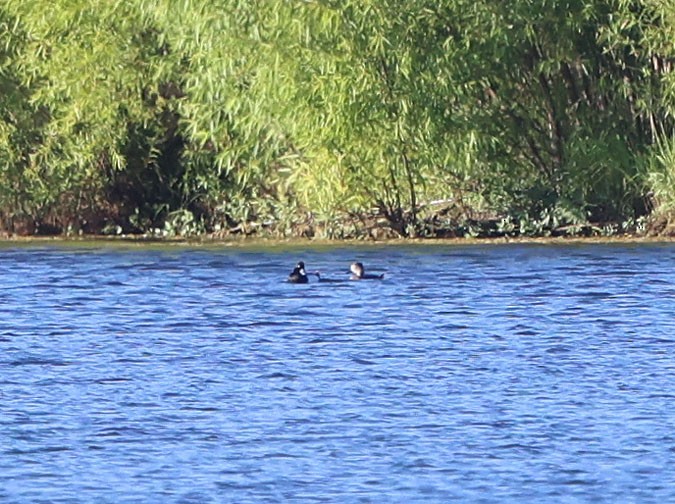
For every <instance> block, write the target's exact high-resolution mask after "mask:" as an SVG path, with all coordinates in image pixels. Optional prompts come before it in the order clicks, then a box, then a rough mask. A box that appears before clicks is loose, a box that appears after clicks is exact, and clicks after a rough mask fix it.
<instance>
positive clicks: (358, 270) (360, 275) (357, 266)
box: [349, 262, 384, 280]
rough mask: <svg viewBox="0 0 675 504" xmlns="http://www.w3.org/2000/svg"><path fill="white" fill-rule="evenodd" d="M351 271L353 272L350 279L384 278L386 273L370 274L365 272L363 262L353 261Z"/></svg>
mask: <svg viewBox="0 0 675 504" xmlns="http://www.w3.org/2000/svg"><path fill="white" fill-rule="evenodd" d="M349 271H350V272H351V274H352V276H351V277H350V278H349V279H350V280H382V279H383V278H384V273H382V274H381V275H369V274H367V273H365V270H364V268H363V263H360V262H353V263H352V265H351V266H350V267H349Z"/></svg>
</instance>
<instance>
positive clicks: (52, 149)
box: [0, 0, 151, 228]
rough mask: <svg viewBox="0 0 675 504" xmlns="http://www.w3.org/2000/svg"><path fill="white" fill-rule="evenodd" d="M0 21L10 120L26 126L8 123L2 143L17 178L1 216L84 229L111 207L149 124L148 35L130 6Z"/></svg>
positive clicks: (29, 8)
mask: <svg viewBox="0 0 675 504" xmlns="http://www.w3.org/2000/svg"><path fill="white" fill-rule="evenodd" d="M2 16H3V18H4V20H5V22H6V26H8V27H9V28H10V29H9V30H8V31H6V32H5V35H4V36H5V37H10V38H11V40H10V41H9V42H7V45H6V46H5V47H11V48H12V50H13V51H14V52H13V54H12V55H11V57H10V58H9V59H8V64H7V65H6V66H5V67H4V68H5V72H6V73H5V75H7V80H6V81H5V82H6V83H9V86H10V87H11V90H12V93H10V94H9V95H6V99H5V101H4V103H3V108H4V115H5V118H6V117H21V118H22V119H21V120H20V124H19V122H17V123H16V124H15V125H13V124H12V120H9V121H7V120H5V126H6V127H7V125H8V124H9V125H10V127H12V126H15V128H14V132H13V133H12V135H10V136H8V135H7V134H5V135H4V136H3V138H2V143H3V144H4V146H5V156H6V157H5V159H4V160H3V161H4V163H3V165H4V166H5V167H6V169H8V170H10V171H11V172H12V175H13V176H12V177H6V178H4V179H3V182H2V183H3V184H5V185H4V186H3V187H2V189H1V190H0V197H1V198H2V202H1V205H2V207H3V209H5V210H4V212H5V216H6V217H7V216H8V215H9V214H10V213H12V212H14V213H19V214H23V216H24V217H26V218H27V217H28V216H30V217H31V219H33V220H35V221H37V222H38V223H40V222H42V223H49V222H52V223H54V224H55V225H57V226H58V227H64V228H65V227H67V226H69V225H72V226H74V227H79V226H81V225H84V226H86V225H87V224H88V221H91V220H93V219H95V216H96V215H98V214H99V213H100V211H101V209H102V208H105V207H107V206H108V205H109V201H107V199H108V198H107V194H106V193H105V191H104V187H105V185H106V183H107V181H108V180H109V178H110V177H111V175H112V173H111V171H112V172H114V171H120V170H122V169H124V168H125V167H126V163H125V159H124V145H125V143H126V142H127V139H128V128H129V125H130V124H132V123H139V124H143V123H148V122H149V121H150V118H151V114H150V113H149V112H148V108H147V106H146V104H145V102H144V99H143V93H144V90H143V88H142V84H141V83H143V82H146V81H147V80H148V79H147V78H146V77H147V72H148V66H149V65H148V64H147V56H148V55H147V54H146V53H144V51H145V49H146V48H147V44H146V42H147V41H146V40H145V34H146V33H147V30H148V26H147V24H145V23H144V20H143V19H142V18H141V17H140V16H139V13H138V11H137V10H136V9H134V8H133V4H126V3H125V4H122V3H117V4H111V3H110V2H105V1H97V2H44V1H41V0H29V1H23V0H22V1H12V0H8V1H6V2H4V3H3V5H2ZM7 146H11V147H10V150H11V152H10V151H8V150H7V149H8V147H7ZM18 188H20V190H19V189H18Z"/></svg>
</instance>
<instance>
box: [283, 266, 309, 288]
mask: <svg viewBox="0 0 675 504" xmlns="http://www.w3.org/2000/svg"><path fill="white" fill-rule="evenodd" d="M288 282H290V283H308V282H309V278H307V272H306V271H305V263H304V262H302V261H300V262H299V263H298V264H296V265H295V268H293V271H291V274H290V275H288Z"/></svg>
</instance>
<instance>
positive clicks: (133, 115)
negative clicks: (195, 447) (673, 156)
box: [0, 0, 675, 237]
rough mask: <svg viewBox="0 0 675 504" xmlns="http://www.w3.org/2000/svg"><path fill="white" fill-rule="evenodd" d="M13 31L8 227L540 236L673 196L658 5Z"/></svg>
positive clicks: (19, 8) (151, 20) (3, 68)
mask: <svg viewBox="0 0 675 504" xmlns="http://www.w3.org/2000/svg"><path fill="white" fill-rule="evenodd" d="M0 28H2V29H1V30H0V91H2V93H0V217H1V218H2V221H3V222H2V225H3V227H5V228H7V229H16V230H21V229H24V231H25V232H34V231H36V230H37V231H40V230H45V229H47V228H50V226H51V229H61V230H63V231H66V230H68V229H71V230H78V229H83V230H85V231H94V232H100V231H103V230H106V231H107V232H112V233H120V232H148V233H159V234H169V235H174V234H181V235H184V234H195V233H202V232H207V231H213V230H216V231H218V230H220V231H221V232H242V233H253V232H275V233H278V234H282V235H287V234H293V233H301V234H306V235H319V236H328V237H341V236H345V234H346V233H349V234H354V233H356V234H358V233H360V232H362V231H363V230H364V229H372V227H373V226H378V225H380V223H381V222H382V220H384V222H386V223H387V225H388V226H389V227H390V228H391V230H392V232H393V234H395V235H401V236H426V235H430V234H433V233H436V232H438V230H439V229H440V228H445V229H446V230H451V232H454V233H455V234H464V233H474V232H476V229H479V227H477V224H476V222H478V221H481V220H483V221H485V222H491V223H494V225H493V226H492V228H491V229H493V231H490V232H502V233H521V234H546V233H553V232H557V231H556V230H559V229H567V230H570V229H580V228H583V227H584V226H587V224H588V222H589V221H590V222H618V221H626V220H631V219H632V220H635V219H636V218H637V217H638V216H639V214H640V212H641V211H643V210H644V209H641V205H640V201H641V199H642V197H643V196H642V195H643V192H645V190H651V191H652V192H653V193H654V194H655V201H656V202H657V204H658V205H660V206H661V207H662V208H664V209H667V208H670V206H669V205H670V203H668V201H669V200H675V197H673V196H672V194H673V191H675V186H674V185H673V183H672V182H673V181H672V180H671V178H669V177H668V176H667V169H666V168H665V167H666V166H668V163H669V161H666V160H667V159H668V158H669V148H668V147H667V145H668V144H669V143H668V142H666V141H658V142H657V139H659V138H671V137H672V135H673V120H672V118H673V116H674V112H675V109H674V106H675V75H674V74H673V72H672V63H673V61H674V59H673V57H674V56H675V54H673V53H674V52H675V49H674V47H673V44H672V40H673V39H674V38H675V8H673V7H672V6H671V5H670V4H669V3H668V2H662V1H659V0H643V1H636V0H594V1H591V2H588V1H582V0H541V1H540V2H516V1H509V2H501V3H500V2H494V1H488V0H471V1H469V0H443V1H438V0H436V1H431V0H402V1H401V0H379V1H375V0H368V1H365V2H363V1H359V2H357V1H355V0H343V1H341V2H336V1H333V0H316V1H307V2H287V1H285V0H266V1H260V0H254V1H247V2H242V1H240V0H201V1H196V0H181V1H174V0H158V1H156V2H146V1H143V0H130V1H128V2H106V1H103V0H95V1H88V2H84V1H81V0H76V1H65V0H59V1H56V2H53V1H50V2H47V1H46V0H6V1H5V2H3V4H2V5H1V6H0ZM640 166H646V167H647V168H646V169H645V170H643V171H640V170H638V167H640ZM36 225H37V228H35V226H36ZM157 230H160V231H157ZM368 232H370V231H368Z"/></svg>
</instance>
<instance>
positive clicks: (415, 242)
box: [0, 235, 675, 249]
mask: <svg viewBox="0 0 675 504" xmlns="http://www.w3.org/2000/svg"><path fill="white" fill-rule="evenodd" d="M659 243H663V244H667V243H675V237H673V236H663V235H654V236H649V235H617V236H584V237H581V236H572V237H563V236H557V237H503V236H502V237H496V238H495V237H486V238H388V239H379V240H374V239H368V240H359V239H341V240H338V239H314V238H265V237H248V236H247V237H240V236H239V237H225V238H223V237H213V236H195V237H148V236H134V235H123V236H101V235H82V236H61V235H51V236H3V237H0V249H3V248H7V247H11V246H15V245H19V246H32V245H36V246H42V245H55V246H59V245H63V246H82V247H91V248H96V247H99V246H112V247H120V248H123V247H125V246H127V247H150V248H152V247H162V248H163V247H178V248H180V247H185V248H190V247H193V248H211V247H218V248H221V247H225V248H241V249H247V248H252V249H259V248H302V247H305V248H332V247H344V246H358V247H362V248H367V247H377V246H426V245H428V246H439V245H446V246H458V247H461V246H483V245H485V246H499V245H519V244H520V245H612V244H636V245H640V244H659Z"/></svg>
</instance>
